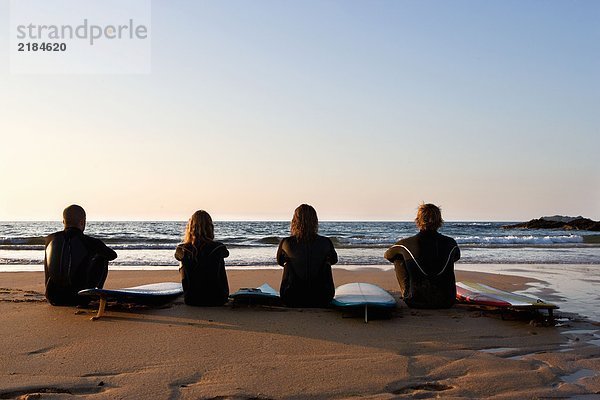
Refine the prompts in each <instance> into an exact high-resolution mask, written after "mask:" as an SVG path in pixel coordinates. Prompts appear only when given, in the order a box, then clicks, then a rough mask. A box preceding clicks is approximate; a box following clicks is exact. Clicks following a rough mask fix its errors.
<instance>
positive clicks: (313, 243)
mask: <svg viewBox="0 0 600 400" xmlns="http://www.w3.org/2000/svg"><path fill="white" fill-rule="evenodd" d="M308 207H309V208H308ZM299 209H300V211H298V210H299ZM307 214H308V216H309V219H310V220H312V222H311V223H310V224H304V225H303V224H300V223H298V224H297V225H298V226H303V227H304V228H306V227H307V226H308V227H309V230H312V235H307V237H305V238H302V233H303V232H298V231H297V230H296V229H295V228H294V223H295V222H298V221H299V220H302V219H306V218H307ZM313 214H314V215H313ZM316 218H317V217H316V212H315V211H314V209H313V208H312V207H310V206H308V205H305V204H303V205H302V206H300V207H298V209H296V213H295V215H294V219H293V220H292V233H296V235H293V236H290V237H288V238H285V239H283V240H282V241H281V242H280V243H279V248H278V249H277V262H278V264H279V265H281V266H283V278H282V280H281V287H280V292H281V299H282V300H283V302H284V303H285V304H286V305H287V306H290V307H326V306H328V305H329V303H330V302H331V300H332V299H333V296H334V294H335V285H334V283H333V273H332V270H331V265H333V264H335V263H337V261H338V258H337V253H336V252H335V249H334V247H333V243H332V242H331V240H330V239H329V238H326V237H324V236H320V235H317V234H316V230H317V219H316Z"/></svg>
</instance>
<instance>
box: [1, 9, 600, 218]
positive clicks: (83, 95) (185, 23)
mask: <svg viewBox="0 0 600 400" xmlns="http://www.w3.org/2000/svg"><path fill="white" fill-rule="evenodd" d="M8 11H9V2H8V1H7V0H0V24H2V29H0V220H37V219H44V220H54V219H59V218H60V213H61V212H62V209H63V208H64V207H65V206H67V205H68V204H71V203H78V204H81V205H82V206H84V207H85V208H86V210H87V211H88V218H89V219H91V220H98V219H150V220H165V219H166V220H169V219H176V220H184V219H187V218H188V217H189V215H191V213H192V212H193V211H195V210H196V209H200V208H202V209H205V210H207V211H209V212H210V213H211V214H212V216H213V218H214V219H217V220H225V219H238V220H239V219H281V220H287V219H289V218H291V214H292V212H293V209H294V208H295V207H296V206H297V205H298V204H300V203H303V202H306V203H309V204H312V205H313V206H315V208H316V209H317V211H318V213H319V217H320V219H323V220H411V219H413V218H414V213H415V210H416V208H417V206H418V204H419V202H421V201H425V202H433V203H435V204H438V205H440V206H441V207H442V209H443V213H444V217H445V219H447V220H528V219H530V218H534V217H539V216H542V215H548V214H566V215H574V214H583V215H584V216H587V217H591V218H594V219H600V157H599V156H598V153H599V150H600V2H597V1H591V0H590V1H566V0H565V1H543V2H542V1H522V0H519V1H451V0H449V1H441V0H440V1H403V0H397V1H366V0H365V1H346V0H343V1H342V0H340V1H333V0H328V1H325V0H320V1H252V2H250V1H211V2H204V1H191V0H190V1H153V2H152V26H151V38H152V63H151V70H152V72H151V73H150V74H145V75H141V74H140V75H17V74H10V72H9V66H8V49H9V40H8V36H9V33H8V29H6V27H8Z"/></svg>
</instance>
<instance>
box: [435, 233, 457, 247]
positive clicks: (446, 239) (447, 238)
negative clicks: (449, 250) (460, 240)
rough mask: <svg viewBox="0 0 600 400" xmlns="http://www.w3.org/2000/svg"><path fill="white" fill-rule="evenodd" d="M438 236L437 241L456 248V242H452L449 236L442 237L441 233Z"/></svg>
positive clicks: (452, 239)
mask: <svg viewBox="0 0 600 400" xmlns="http://www.w3.org/2000/svg"><path fill="white" fill-rule="evenodd" d="M438 235H439V236H438V238H439V240H442V241H444V242H445V243H448V244H452V245H454V246H457V244H456V240H454V238H451V237H450V236H446V235H442V234H441V233H438Z"/></svg>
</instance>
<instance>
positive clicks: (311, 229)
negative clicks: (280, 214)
mask: <svg viewBox="0 0 600 400" xmlns="http://www.w3.org/2000/svg"><path fill="white" fill-rule="evenodd" d="M318 231H319V219H318V218H317V211H315V209H314V208H313V207H312V206H309V205H308V204H301V205H300V206H298V208H296V210H294V217H293V218H292V222H291V224H290V233H291V234H292V236H294V237H295V238H296V239H297V240H298V241H306V240H312V239H314V238H315V237H316V236H317V232H318Z"/></svg>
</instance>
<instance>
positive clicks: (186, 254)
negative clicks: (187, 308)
mask: <svg viewBox="0 0 600 400" xmlns="http://www.w3.org/2000/svg"><path fill="white" fill-rule="evenodd" d="M227 256H229V251H228V250H227V248H226V247H225V245H224V244H222V243H219V242H213V241H211V242H203V243H200V244H198V245H196V246H194V245H192V244H180V245H179V246H177V250H176V251H175V258H176V259H177V260H179V261H180V262H181V269H180V272H181V283H182V285H183V291H184V301H185V304H188V305H194V306H219V305H223V304H225V303H226V302H227V299H228V297H229V284H228V282H227V274H226V272H225V260H224V258H226V257H227Z"/></svg>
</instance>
